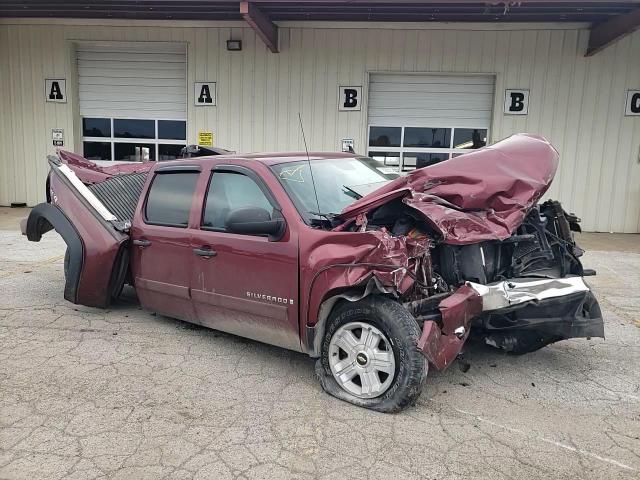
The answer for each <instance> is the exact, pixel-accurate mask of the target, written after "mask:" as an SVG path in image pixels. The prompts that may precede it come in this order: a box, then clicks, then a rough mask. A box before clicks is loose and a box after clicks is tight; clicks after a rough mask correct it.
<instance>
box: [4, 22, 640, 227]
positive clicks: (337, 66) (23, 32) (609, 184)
mask: <svg viewBox="0 0 640 480" xmlns="http://www.w3.org/2000/svg"><path fill="white" fill-rule="evenodd" d="M21 22H22V23H23V24H19V23H21ZM24 23H34V25H29V24H24ZM37 23H40V24H37ZM59 23H60V24H58V25H46V21H45V20H42V21H27V20H24V21H16V20H13V21H12V20H2V21H0V61H1V62H2V64H1V68H0V79H1V80H2V85H3V87H4V91H5V93H6V94H8V99H7V98H6V96H5V97H3V98H1V99H0V108H2V110H1V112H2V118H1V119H0V140H1V141H2V143H1V145H2V148H1V150H0V175H1V177H0V204H4V205H6V204H8V203H10V202H16V201H26V202H28V203H29V204H30V205H33V204H35V203H37V202H38V201H41V200H42V199H43V198H44V189H43V184H44V178H45V176H46V172H47V166H46V163H45V160H44V158H45V155H46V154H47V153H52V152H53V147H52V145H51V128H55V127H58V128H64V130H65V143H66V145H72V146H73V145H74V141H76V142H77V140H78V139H77V138H76V137H77V135H76V136H74V135H73V129H74V127H76V128H77V121H78V114H77V104H76V103H75V102H77V91H74V89H77V87H74V85H75V83H74V75H75V73H73V64H72V61H71V59H72V58H73V54H72V52H73V49H74V41H82V40H91V41H94V40H107V41H109V40H110V41H115V40H117V41H163V42H166V41H174V42H187V43H188V66H187V84H188V88H187V92H188V98H187V119H188V138H189V140H190V141H192V142H194V141H195V139H196V136H197V132H198V130H211V131H213V132H214V134H215V142H216V144H217V145H219V146H222V147H226V148H230V149H234V150H239V151H256V150H290V149H302V142H301V137H300V134H299V127H298V112H300V113H301V114H302V118H303V121H304V124H305V130H306V133H307V139H308V141H309V146H310V148H311V149H314V150H318V149H323V150H336V149H338V148H339V146H340V138H342V137H353V138H354V139H355V142H356V150H357V151H364V150H365V145H364V142H365V139H366V126H367V118H366V112H367V105H366V104H363V105H362V110H361V111H360V112H338V111H337V94H338V87H339V86H340V85H362V86H363V97H364V98H365V99H366V97H367V95H368V92H367V84H368V78H369V74H370V73H375V72H396V73H402V72H425V73H429V72H442V73H485V74H495V76H496V95H495V98H494V106H493V116H492V127H491V137H492V140H493V141H495V140H498V139H500V138H503V137H506V136H508V135H510V134H512V133H515V132H531V133H538V134H541V135H545V136H546V137H548V138H549V139H550V140H551V141H552V142H553V144H554V145H555V146H556V147H557V148H558V150H559V151H560V153H561V165H560V170H559V172H558V175H557V177H556V180H555V182H554V184H553V186H552V187H551V190H550V192H549V195H550V196H553V197H556V198H559V199H560V200H562V201H563V202H565V203H566V205H567V206H568V208H569V209H571V210H574V211H576V212H577V213H578V214H579V215H580V216H582V217H583V219H584V223H583V226H584V228H585V229H587V230H598V231H617V232H638V231H640V164H639V163H638V155H639V149H640V118H638V117H625V116H624V110H623V102H624V98H625V91H626V90H627V89H638V88H640V62H638V60H637V59H638V58H640V32H636V33H635V34H633V35H630V36H628V37H626V38H624V39H622V40H620V41H619V42H617V43H616V44H615V45H613V46H611V47H609V48H607V49H605V50H604V51H603V52H601V53H599V54H597V55H595V56H593V57H589V58H584V57H583V52H584V51H585V49H586V44H587V39H588V31H587V30H586V28H571V27H567V28H559V27H558V26H557V25H551V26H526V25H525V26H517V27H514V26H504V25H499V26H488V25H468V26H456V25H451V26H438V25H429V26H425V27H416V26H414V25H404V26H398V28H395V29H394V28H380V27H379V26H372V25H370V26H369V27H371V28H364V27H365V25H362V24H360V25H353V26H350V27H349V28H337V27H333V28H326V27H322V26H319V25H311V26H308V27H304V28H301V27H299V26H296V25H291V24H286V25H284V26H282V27H281V29H280V40H281V53H279V54H272V53H270V52H268V50H267V49H266V47H265V46H264V44H263V43H262V42H261V41H260V40H259V39H257V38H256V36H255V34H254V33H253V31H252V30H251V29H249V28H246V27H245V26H243V24H241V23H232V24H228V26H223V27H218V26H217V25H219V24H214V23H211V24H206V23H199V24H194V25H188V24H186V23H184V22H182V23H181V22H176V23H169V24H166V25H163V26H158V25H152V24H144V23H135V22H111V24H109V25H100V24H99V22H95V23H96V24H95V25H87V26H76V25H74V23H75V21H65V22H59ZM103 23H107V22H106V21H104V22H103ZM125 25H126V26H125ZM493 28H500V30H492V29H493ZM509 28H510V29H511V30H509ZM516 28H517V30H516ZM230 38H234V39H241V40H242V41H243V50H242V51H241V52H228V51H227V50H226V47H225V42H226V40H228V39H230ZM56 76H58V77H65V78H67V94H68V96H69V103H67V104H53V103H45V102H44V98H43V90H44V87H43V85H44V78H45V77H56ZM205 80H206V81H216V82H218V85H217V86H218V106H217V107H197V108H195V107H193V106H192V105H193V98H192V95H193V91H192V90H193V88H192V86H193V82H195V81H205ZM505 88H528V89H530V91H531V96H530V104H529V115H527V116H507V115H503V113H502V104H503V96H504V89H505ZM74 112H76V113H74Z"/></svg>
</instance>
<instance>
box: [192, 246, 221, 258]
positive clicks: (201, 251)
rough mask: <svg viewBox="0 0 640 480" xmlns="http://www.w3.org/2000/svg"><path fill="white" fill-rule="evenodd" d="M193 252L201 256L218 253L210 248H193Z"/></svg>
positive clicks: (209, 256)
mask: <svg viewBox="0 0 640 480" xmlns="http://www.w3.org/2000/svg"><path fill="white" fill-rule="evenodd" d="M193 253H195V254H196V255H198V256H199V257H203V258H211V257H215V256H216V255H217V254H218V252H216V251H215V250H211V249H210V248H194V249H193Z"/></svg>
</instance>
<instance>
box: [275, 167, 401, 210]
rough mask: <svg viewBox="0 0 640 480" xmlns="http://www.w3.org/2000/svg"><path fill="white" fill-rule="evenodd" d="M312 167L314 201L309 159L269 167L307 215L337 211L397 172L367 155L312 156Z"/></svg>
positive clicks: (383, 183)
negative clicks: (319, 158)
mask: <svg viewBox="0 0 640 480" xmlns="http://www.w3.org/2000/svg"><path fill="white" fill-rule="evenodd" d="M311 168H312V169H313V181H314V182H315V187H316V191H317V193H318V202H317V203H316V197H315V194H314V191H313V184H312V181H311V179H312V177H311V171H310V170H309V162H307V161H306V160H305V161H300V162H292V163H282V164H280V165H274V166H273V167H272V169H273V170H274V172H275V174H276V176H277V177H278V179H279V180H280V183H281V184H282V186H283V187H284V189H285V190H286V191H287V193H288V194H289V196H290V197H291V199H292V200H293V202H294V203H295V205H296V207H297V208H298V210H303V211H301V212H300V213H301V214H302V215H303V216H304V217H305V218H307V219H313V218H318V217H319V216H323V215H327V214H332V213H333V214H335V213H340V212H341V211H342V209H343V208H345V207H346V206H348V205H350V204H351V203H353V202H354V201H355V200H357V199H358V198H361V197H363V196H364V195H366V194H368V193H370V192H372V191H374V190H376V189H378V188H380V187H382V186H383V185H385V184H386V183H388V182H389V181H391V180H392V179H394V178H396V177H397V176H398V175H397V174H394V173H389V171H388V170H386V168H387V167H385V166H384V164H383V163H382V162H379V161H377V160H374V159H372V158H366V157H354V158H336V159H328V160H325V159H323V160H311ZM318 208H319V210H320V211H318ZM318 214H320V215H318Z"/></svg>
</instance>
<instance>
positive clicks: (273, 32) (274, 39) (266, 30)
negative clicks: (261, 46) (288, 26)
mask: <svg viewBox="0 0 640 480" xmlns="http://www.w3.org/2000/svg"><path fill="white" fill-rule="evenodd" d="M240 15H242V18H243V19H244V21H245V22H247V23H248V24H249V25H250V26H251V28H253V29H254V30H255V32H256V33H257V34H258V36H259V37H260V38H261V39H262V41H263V42H264V43H265V45H267V48H268V49H269V50H271V51H272V52H273V53H278V26H277V25H276V24H274V23H273V22H272V21H271V19H270V18H269V17H268V16H266V15H265V14H264V13H263V12H262V10H260V9H259V8H258V7H256V5H255V4H254V3H253V2H240Z"/></svg>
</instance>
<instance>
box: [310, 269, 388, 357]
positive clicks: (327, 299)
mask: <svg viewBox="0 0 640 480" xmlns="http://www.w3.org/2000/svg"><path fill="white" fill-rule="evenodd" d="M371 295H384V296H387V297H393V298H394V297H395V291H394V290H390V289H389V288H387V287H384V286H383V285H382V284H380V282H379V281H378V280H377V279H376V278H375V277H371V278H369V280H368V281H367V282H366V283H362V284H360V285H353V286H351V287H347V288H344V287H341V288H334V289H332V290H329V291H328V292H327V293H326V294H325V296H324V297H323V299H322V301H321V302H320V307H319V308H318V314H317V315H316V323H315V325H313V326H309V325H306V326H305V328H306V351H307V354H308V355H309V356H310V357H312V358H318V357H319V356H320V352H321V346H322V339H323V337H324V332H325V329H326V325H327V320H328V318H329V316H330V315H331V312H332V311H333V309H334V308H335V307H336V306H337V305H338V304H339V303H341V302H357V301H359V300H362V299H363V298H366V297H369V296H371Z"/></svg>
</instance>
